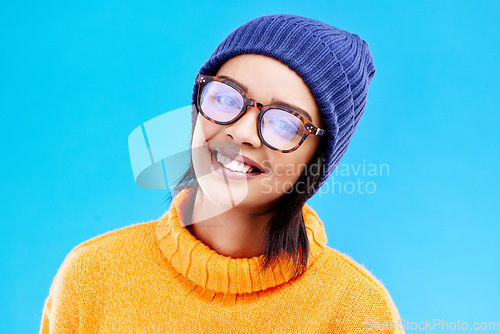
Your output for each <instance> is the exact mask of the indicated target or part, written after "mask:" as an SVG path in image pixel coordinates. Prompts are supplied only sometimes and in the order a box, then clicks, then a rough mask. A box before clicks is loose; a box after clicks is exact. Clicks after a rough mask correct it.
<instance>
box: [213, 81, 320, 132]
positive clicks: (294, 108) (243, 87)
mask: <svg viewBox="0 0 500 334" xmlns="http://www.w3.org/2000/svg"><path fill="white" fill-rule="evenodd" d="M217 77H219V78H221V79H226V80H229V81H231V82H233V83H234V84H236V85H237V86H238V87H240V88H241V89H243V91H244V92H245V93H247V92H248V87H247V86H246V85H244V84H242V83H241V82H239V81H238V80H236V79H234V78H231V77H229V76H227V75H223V74H221V75H218V76H217ZM271 104H278V105H280V106H283V107H287V108H290V109H293V110H295V111H297V112H298V113H300V114H302V115H303V116H305V117H306V118H307V119H308V120H309V122H311V123H312V117H311V115H310V114H309V113H308V112H307V111H305V110H304V109H302V108H300V107H297V106H296V105H294V104H291V103H287V102H285V101H282V100H279V99H277V98H273V100H272V101H271Z"/></svg>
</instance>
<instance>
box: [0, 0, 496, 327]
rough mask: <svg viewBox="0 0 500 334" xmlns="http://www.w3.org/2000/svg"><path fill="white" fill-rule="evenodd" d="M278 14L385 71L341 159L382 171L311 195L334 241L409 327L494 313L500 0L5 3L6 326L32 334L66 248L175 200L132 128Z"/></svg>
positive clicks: (1, 80) (1, 36) (0, 39)
mask: <svg viewBox="0 0 500 334" xmlns="http://www.w3.org/2000/svg"><path fill="white" fill-rule="evenodd" d="M275 13H289V14H297V15H302V16H308V17H311V18H315V19H318V20H321V21H324V22H327V23H329V24H331V25H334V26H337V27H339V28H342V29H345V30H347V31H349V32H352V33H356V34H359V35H360V36H361V37H362V38H363V39H365V40H366V41H367V42H368V43H369V45H370V50H371V52H372V55H373V58H374V62H375V67H376V69H377V73H376V75H375V77H374V79H373V81H372V84H371V87H370V94H369V98H368V104H367V107H366V110H365V114H364V116H363V119H362V120H361V123H360V125H359V127H358V130H357V133H356V134H355V136H354V138H353V140H352V142H351V145H350V147H349V150H348V152H347V154H346V155H345V156H344V159H343V160H342V163H346V164H353V165H354V166H358V165H359V164H363V163H365V164H368V163H374V164H388V165H389V167H390V169H389V171H390V173H389V175H385V174H384V175H382V176H378V177H374V176H362V177H361V180H362V181H363V182H369V181H371V182H374V183H376V191H375V192H374V193H373V194H366V193H365V194H360V193H357V192H356V193H352V194H348V193H345V192H342V193H338V192H337V193H332V192H331V191H330V192H329V193H328V194H322V195H321V197H320V196H319V194H317V195H316V196H315V197H314V198H313V199H311V200H310V201H309V202H308V204H310V205H311V206H312V207H313V208H314V209H315V210H316V211H317V212H318V214H319V216H320V217H321V218H322V220H323V221H324V223H325V225H326V229H327V234H328V245H329V246H330V247H333V248H336V249H338V250H340V251H342V252H344V253H346V254H348V255H350V256H351V257H353V258H354V259H355V260H356V261H358V262H359V263H361V264H363V265H364V266H365V267H366V268H367V269H369V270H370V271H371V272H372V273H373V274H374V275H375V276H376V277H377V278H379V279H380V280H381V281H382V282H383V283H384V285H385V286H386V288H387V289H388V290H389V292H390V294H391V296H392V298H393V299H394V301H395V303H396V305H397V307H398V309H399V312H400V314H401V317H402V318H403V319H404V320H408V321H411V322H420V321H425V320H426V319H428V320H429V321H432V319H435V318H438V319H442V320H443V321H447V322H454V321H455V322H456V321H457V320H460V321H469V322H470V326H472V322H474V321H480V322H481V321H500V316H499V315H500V311H499V310H500V302H499V300H500V293H499V282H500V256H499V253H500V246H499V244H500V242H499V241H500V240H499V239H500V237H499V236H500V233H499V232H500V228H499V224H498V223H499V219H498V202H499V196H498V195H497V192H498V189H499V188H500V183H499V178H498V166H499V164H500V159H499V149H498V144H499V143H500V138H499V131H498V127H499V121H500V116H499V111H500V110H499V107H498V101H497V100H498V98H499V96H500V94H499V93H500V91H499V84H498V78H499V76H500V67H499V65H498V59H499V56H498V53H499V51H500V45H499V41H500V34H499V28H498V22H499V21H500V5H499V2H496V1H439V2H438V1H435V2H434V1H422V2H418V3H417V2H416V1H397V2H396V1H376V2H374V1H310V2H308V3H305V2H303V1H286V2H269V1H251V2H250V1H246V2H238V3H236V2H234V1H228V2H223V1H216V2H212V1H188V2H186V3H185V4H180V2H179V3H177V2H171V3H169V2H166V1H136V2H131V1H123V0H122V1H91V0H87V1H44V2H33V1H32V2H27V1H2V2H1V4H0V31H1V33H0V112H1V124H2V131H1V134H0V136H1V140H0V143H1V152H2V163H1V165H0V172H1V177H2V187H1V198H0V206H1V207H0V209H1V224H2V230H3V233H1V236H0V245H1V246H0V247H1V263H0V265H1V269H2V275H1V282H0V289H1V290H0V293H1V295H2V299H3V302H2V303H1V304H0V314H1V317H2V321H1V322H0V323H1V327H2V328H1V329H0V332H3V333H28V332H36V331H38V328H39V322H40V319H41V315H42V308H43V303H44V300H45V298H46V297H47V296H48V292H49V288H50V285H51V283H52V280H53V278H54V275H55V274H56V272H57V269H58V268H59V266H60V265H61V263H62V261H63V259H64V258H65V256H66V255H67V254H68V253H69V251H70V250H71V249H72V248H73V247H75V246H76V245H78V244H79V243H81V242H83V241H85V240H87V239H90V238H92V237H94V236H97V235H99V234H103V233H105V232H107V231H110V230H113V229H117V228H120V227H124V226H128V225H132V224H136V223H140V222H146V221H149V220H153V219H157V218H158V217H159V216H160V215H161V214H162V213H163V212H164V211H166V210H167V209H168V203H165V202H164V200H163V197H164V195H165V193H166V192H165V191H161V190H147V189H142V188H139V187H138V186H137V185H135V183H134V179H133V175H132V170H131V166H130V160H129V155H128V147H127V137H128V135H129V133H130V132H131V131H132V130H133V129H134V128H135V127H137V126H139V125H140V124H141V123H143V122H145V121H147V120H149V119H151V118H153V117H155V116H157V115H160V114H162V113H165V112H167V111H169V110H172V109H175V108H179V107H182V106H185V105H187V104H189V103H190V97H191V92H192V86H193V81H194V78H195V75H196V73H197V71H198V69H199V68H200V67H201V65H202V64H203V63H204V61H205V60H206V59H207V58H208V57H209V56H210V54H211V53H212V51H213V50H214V49H215V47H216V46H217V45H218V44H219V43H220V42H221V41H222V40H223V39H224V37H225V36H226V35H227V34H229V33H230V32H231V31H232V30H234V29H235V28H237V27H238V26H239V25H241V24H243V23H244V22H246V21H248V20H250V19H252V18H255V17H257V16H260V15H266V14H275ZM363 159H364V160H363ZM357 178H358V176H350V177H348V178H345V177H344V178H342V179H341V180H343V182H347V181H349V180H353V181H355V180H357ZM419 332H420V331H419ZM436 332H438V331H436Z"/></svg>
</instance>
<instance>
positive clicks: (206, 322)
mask: <svg viewBox="0 0 500 334" xmlns="http://www.w3.org/2000/svg"><path fill="white" fill-rule="evenodd" d="M374 73H375V68H374V66H373V61H372V57H371V55H370V52H369V49H368V45H367V44H366V42H364V41H363V40H362V39H361V38H360V37H359V36H357V35H353V34H350V33H348V32H346V31H343V30H340V29H337V28H334V27H331V26H329V25H327V24H325V23H322V22H319V21H316V20H312V19H308V18H304V17H301V16H294V15H270V16H264V17H260V18H257V19H254V20H252V21H250V22H247V23H246V24H244V25H243V26H241V27H239V28H238V29H236V30H235V31H234V32H232V33H231V34H230V35H229V36H228V37H227V38H226V39H225V40H224V41H223V42H222V43H221V44H220V45H219V47H218V48H217V49H216V50H215V52H214V53H213V54H212V56H211V57H210V59H209V60H208V61H207V62H206V63H205V64H204V65H203V66H202V68H201V69H200V71H199V74H198V75H197V77H196V81H195V86H194V91H193V105H194V108H193V114H192V125H193V127H192V141H191V166H190V168H189V170H188V171H187V172H186V173H185V175H184V176H183V178H182V179H181V181H180V182H179V184H178V186H177V187H176V189H175V191H174V194H173V195H174V196H173V201H172V205H171V207H170V209H169V211H168V212H167V213H165V215H163V216H162V217H161V218H160V219H159V220H158V221H153V222H148V223H142V224H137V225H133V226H129V227H125V228H122V229H119V230H116V231H112V232H109V233H106V234H104V235H102V236H98V237H96V238H93V239H91V240H89V241H86V242H84V243H83V244H81V245H79V246H77V247H76V248H75V249H74V250H72V252H71V253H70V254H69V255H68V257H67V258H66V259H65V261H64V263H63V265H62V266H61V269H60V270H59V271H58V273H57V275H56V278H55V280H54V283H53V285H52V287H51V290H50V295H49V297H48V298H47V301H46V304H45V308H44V314H43V319H42V328H41V333H73V332H77V331H82V332H84V333H94V332H96V333H97V332H102V333H115V332H116V333H129V332H133V333H364V332H373V331H375V330H383V331H384V332H389V333H399V332H401V331H400V329H399V327H400V326H399V315H398V312H397V309H396V307H395V306H394V303H393V301H392V299H391V297H390V296H389V294H388V292H387V290H386V289H385V288H384V286H383V285H382V284H381V283H380V282H379V281H378V280H377V279H375V278H374V277H373V275H371V274H370V273H369V272H368V271H367V270H366V269H365V268H363V267H362V266H361V265H359V264H358V263H356V262H355V261H354V260H352V259H350V258H349V257H347V256H346V255H344V254H342V253H339V252H338V251H335V250H334V249H332V248H330V247H328V246H326V234H325V230H324V226H323V223H322V222H321V220H320V219H319V217H318V216H317V214H316V213H315V212H314V211H313V210H312V209H311V208H310V207H309V206H308V205H306V204H305V202H306V200H307V199H309V198H310V197H311V196H313V195H314V193H315V192H316V191H317V190H318V189H319V188H320V187H321V185H322V184H323V183H324V182H325V181H326V180H327V179H328V177H329V176H330V174H331V173H332V171H333V170H334V168H335V167H336V165H337V164H338V162H339V160H340V159H341V157H342V156H343V154H344V153H345V151H346V149H347V146H348V143H349V141H350V139H351V136H352V134H353V132H354V130H355V129H356V126H357V124H358V122H359V119H360V117H361V115H362V114H363V111H364V107H365V104H366V99H367V93H368V86H369V83H370V81H371V79H372V77H373V75H374Z"/></svg>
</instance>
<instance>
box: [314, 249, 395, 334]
mask: <svg viewBox="0 0 500 334" xmlns="http://www.w3.org/2000/svg"><path fill="white" fill-rule="evenodd" d="M319 264H320V265H319V266H315V267H316V270H318V272H319V273H320V276H322V277H323V279H324V280H325V281H326V282H325V283H323V284H324V285H325V286H324V288H325V289H327V291H331V292H332V294H331V295H330V296H329V298H330V299H331V301H332V302H333V304H334V305H336V309H341V310H342V312H343V313H344V314H345V315H346V317H348V318H350V323H351V324H358V325H357V327H356V328H357V329H356V331H357V332H364V331H368V332H369V331H370V330H377V329H382V328H383V329H384V330H385V329H389V327H390V329H391V330H393V331H394V333H397V332H398V328H399V327H400V321H401V319H400V316H399V312H398V310H397V308H396V306H395V304H394V302H393V300H392V298H391V296H390V294H389V292H388V290H387V289H386V287H385V286H384V285H383V284H382V282H381V281H380V280H378V279H377V278H376V277H375V276H374V275H373V274H372V273H371V272H370V271H368V270H367V269H366V268H365V267H364V266H362V265H361V264H359V263H358V262H356V261H355V260H354V259H353V258H351V257H350V256H348V255H346V254H344V253H341V252H339V251H338V250H336V249H333V248H331V247H329V246H325V248H324V250H323V254H322V260H321V261H319Z"/></svg>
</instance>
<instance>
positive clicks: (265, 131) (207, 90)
mask: <svg viewBox="0 0 500 334" xmlns="http://www.w3.org/2000/svg"><path fill="white" fill-rule="evenodd" d="M196 82H197V83H198V97H197V101H196V107H197V109H198V111H199V112H200V113H201V115H202V116H203V117H205V118H206V119H207V120H209V121H211V122H213V123H215V124H220V125H228V124H232V123H234V122H236V121H237V120H238V119H240V118H241V116H243V114H244V113H245V112H246V110H247V108H248V107H254V108H256V109H258V110H259V111H260V112H259V116H258V118H257V132H258V134H259V138H260V140H261V141H262V143H264V145H266V146H267V147H269V148H270V149H272V150H275V151H279V152H282V153H289V152H293V151H295V150H296V149H298V148H299V146H300V145H301V144H302V143H303V142H304V140H305V139H306V138H307V136H309V135H316V136H325V135H326V131H325V130H323V129H320V128H318V127H317V126H315V125H313V124H312V123H311V122H309V121H308V120H307V119H305V118H304V116H302V114H300V113H299V112H298V111H295V110H293V109H290V108H288V107H284V106H280V105H267V106H264V105H263V104H262V103H259V102H257V101H255V100H253V99H250V98H248V97H247V96H246V94H245V92H244V91H243V90H242V89H241V88H240V87H238V86H237V85H236V84H235V83H233V82H232V81H230V80H227V79H222V78H218V77H214V76H209V75H203V74H198V75H197V76H196Z"/></svg>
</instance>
